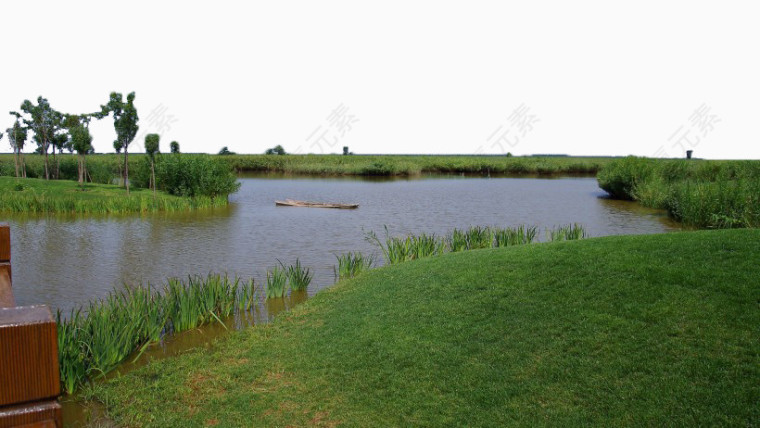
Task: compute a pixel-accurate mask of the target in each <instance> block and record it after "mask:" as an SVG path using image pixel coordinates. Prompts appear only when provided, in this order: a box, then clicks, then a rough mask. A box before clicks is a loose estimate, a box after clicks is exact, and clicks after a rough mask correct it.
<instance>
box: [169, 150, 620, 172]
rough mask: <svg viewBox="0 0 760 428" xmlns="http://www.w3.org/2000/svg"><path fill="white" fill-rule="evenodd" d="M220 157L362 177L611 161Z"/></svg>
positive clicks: (567, 168)
mask: <svg viewBox="0 0 760 428" xmlns="http://www.w3.org/2000/svg"><path fill="white" fill-rule="evenodd" d="M183 156H184V155H183ZM221 158H223V159H224V160H225V161H227V162H229V164H230V165H231V166H232V168H234V169H235V170H236V171H239V172H246V171H247V172H280V173H286V174H309V175H364V176H413V175H418V174H478V175H488V174H514V175H525V174H533V175H552V174H595V173H596V172H597V171H599V169H600V168H601V167H602V166H603V165H605V164H607V163H608V162H610V159H608V158H581V157H539V156H535V157H534V156H529V157H518V156H515V157H507V156H476V155H469V156H468V155H454V156H405V155H354V156H339V155H288V156H271V155H234V156H223V157H221Z"/></svg>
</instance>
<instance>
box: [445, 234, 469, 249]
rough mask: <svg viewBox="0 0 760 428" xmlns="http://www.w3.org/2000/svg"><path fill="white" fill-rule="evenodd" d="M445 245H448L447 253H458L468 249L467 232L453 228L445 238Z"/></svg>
mask: <svg viewBox="0 0 760 428" xmlns="http://www.w3.org/2000/svg"><path fill="white" fill-rule="evenodd" d="M446 243H447V244H448V247H449V251H452V252H459V251H466V250H469V249H470V243H469V242H468V241H467V232H466V231H464V230H459V229H456V228H454V230H452V231H451V233H449V234H448V235H447V236H446Z"/></svg>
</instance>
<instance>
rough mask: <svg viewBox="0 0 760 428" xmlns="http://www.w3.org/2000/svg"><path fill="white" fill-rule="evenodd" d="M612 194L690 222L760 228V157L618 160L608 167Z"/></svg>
mask: <svg viewBox="0 0 760 428" xmlns="http://www.w3.org/2000/svg"><path fill="white" fill-rule="evenodd" d="M597 180H598V182H599V186H600V187H601V188H602V189H604V190H605V191H607V193H609V194H610V196H612V197H614V198H618V199H632V200H636V201H638V202H640V203H641V204H642V205H644V206H648V207H652V208H659V209H664V210H666V211H667V212H668V214H669V215H670V216H671V217H673V218H674V219H676V220H678V221H680V222H682V223H683V224H685V225H686V226H690V227H697V228H719V229H720V228H735V227H758V226H760V209H759V208H758V207H760V161H755V160H752V161H704V160H691V161H687V160H674V159H646V158H637V157H627V158H623V159H617V160H615V161H613V162H611V163H609V164H607V165H606V166H604V167H603V168H602V170H601V171H599V174H598V176H597Z"/></svg>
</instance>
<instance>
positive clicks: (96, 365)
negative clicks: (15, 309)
mask: <svg viewBox="0 0 760 428" xmlns="http://www.w3.org/2000/svg"><path fill="white" fill-rule="evenodd" d="M239 284H240V280H239V279H238V278H234V280H230V279H229V278H228V277H227V276H226V275H213V274H211V275H208V276H206V277H200V276H192V277H188V278H187V279H186V280H184V281H183V280H180V279H177V278H171V279H169V280H167V282H166V284H165V285H164V287H163V288H162V289H161V292H159V291H157V290H156V289H154V288H153V287H151V286H150V285H147V286H145V285H139V286H137V287H132V288H126V289H125V290H122V291H118V292H112V293H110V294H109V295H108V297H106V298H104V299H101V300H97V301H92V302H90V303H88V304H87V305H85V306H84V307H79V308H76V309H73V310H72V311H71V314H70V315H69V317H68V318H66V319H64V317H63V316H62V314H61V312H60V311H58V312H57V314H56V321H57V324H58V360H59V367H60V377H61V386H62V389H63V390H64V391H66V392H67V393H69V394H70V393H73V392H74V391H76V389H77V387H78V386H79V385H81V384H82V383H83V382H84V381H86V380H87V379H93V378H96V377H99V376H102V375H104V374H106V373H108V372H109V371H111V370H113V369H114V368H115V367H116V366H117V365H119V364H120V363H122V362H123V361H124V360H125V359H126V358H127V357H129V356H130V355H131V354H134V353H135V352H140V353H141V352H142V351H143V350H144V349H145V348H146V347H147V345H148V344H150V343H154V342H156V341H159V340H161V339H162V338H164V337H165V336H166V335H167V334H171V333H176V332H180V331H183V330H187V329H190V328H195V327H197V326H199V325H201V324H204V323H208V322H214V321H220V319H221V318H224V317H228V316H230V315H232V313H233V311H234V310H235V308H239V309H241V310H245V309H248V308H250V307H252V306H253V305H254V304H255V301H256V295H257V294H256V289H255V286H254V283H253V281H252V280H251V281H249V282H248V283H245V284H244V285H243V286H242V287H240V286H239ZM83 314H85V315H83ZM138 356H139V354H138Z"/></svg>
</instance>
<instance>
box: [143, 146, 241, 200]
mask: <svg viewBox="0 0 760 428" xmlns="http://www.w3.org/2000/svg"><path fill="white" fill-rule="evenodd" d="M144 171H145V170H144V169H142V168H141V176H142V175H144V174H145V172H144ZM142 180H144V178H143V179H142ZM156 183H157V184H158V188H159V189H160V190H164V191H166V192H168V193H170V194H172V195H178V196H190V197H195V196H209V197H212V198H215V197H218V196H224V197H227V195H229V194H230V193H234V192H237V190H238V189H239V188H240V183H238V182H237V177H235V174H233V172H232V168H231V167H230V165H229V164H228V163H227V162H224V161H223V160H220V159H217V158H213V157H211V156H208V155H194V156H181V155H172V156H159V157H157V158H156Z"/></svg>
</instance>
